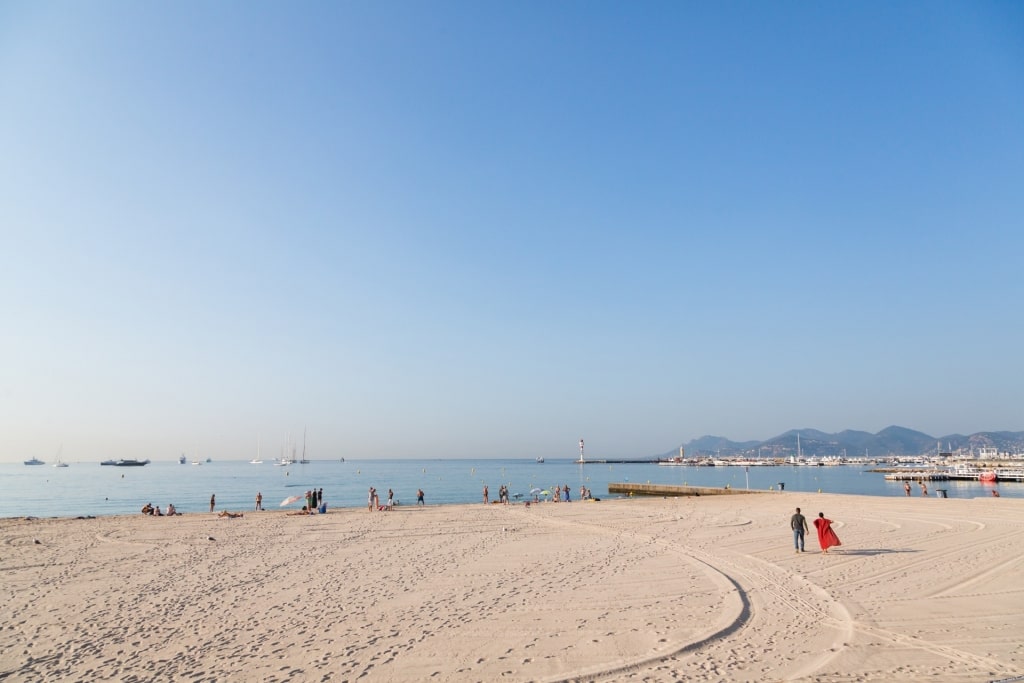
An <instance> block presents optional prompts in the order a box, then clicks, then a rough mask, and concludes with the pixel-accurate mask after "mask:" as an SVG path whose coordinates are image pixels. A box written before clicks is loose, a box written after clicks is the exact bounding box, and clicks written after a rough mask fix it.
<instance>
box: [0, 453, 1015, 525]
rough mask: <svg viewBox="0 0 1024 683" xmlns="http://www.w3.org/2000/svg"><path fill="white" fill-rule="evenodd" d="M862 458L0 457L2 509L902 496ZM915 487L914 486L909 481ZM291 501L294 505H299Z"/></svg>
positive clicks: (5, 512)
mask: <svg viewBox="0 0 1024 683" xmlns="http://www.w3.org/2000/svg"><path fill="white" fill-rule="evenodd" d="M866 469H867V468H866V467H863V466H852V465H846V466H839V467H790V466H782V467H751V468H750V470H749V472H745V471H744V468H743V467H664V466H659V465H657V464H649V463H636V464H596V463H595V464H589V465H582V466H581V465H577V464H575V463H574V462H572V461H571V460H562V461H559V460H548V461H547V462H545V463H542V464H541V463H536V462H534V461H533V460H476V461H470V460H346V461H345V462H340V461H313V462H310V463H309V464H306V465H291V466H289V467H276V466H275V465H274V464H273V463H272V462H266V463H264V464H262V465H252V464H249V463H248V462H229V461H223V462H210V463H203V464H202V465H200V466H195V465H191V464H186V465H179V464H178V463H177V462H153V463H150V464H149V465H146V466H145V467H109V466H108V467H102V466H100V465H99V463H71V464H70V467H67V468H54V467H51V466H50V465H49V464H47V465H41V466H35V467H30V466H26V465H23V464H21V463H17V464H7V463H4V464H0V517H21V516H28V515H32V516H36V517H69V516H71V517H75V516H79V515H120V514H132V513H137V512H138V511H139V509H140V508H141V507H142V506H143V505H144V504H145V503H147V502H151V503H153V504H154V505H159V506H160V507H161V508H163V507H165V506H166V505H167V504H168V503H174V505H175V507H177V508H178V510H179V511H181V512H185V513H188V512H206V511H208V510H209V505H210V495H211V494H216V495H217V509H218V510H223V509H228V510H251V509H252V508H253V506H254V503H255V497H256V492H257V491H260V492H262V493H263V507H264V508H266V509H278V508H279V503H281V501H283V500H284V499H285V498H288V497H289V496H294V495H297V494H302V493H304V492H305V491H306V489H310V488H313V487H316V488H322V489H323V490H324V500H325V501H326V502H327V503H328V505H329V506H330V507H361V506H365V505H366V498H367V489H368V488H369V487H370V486H374V487H376V489H377V491H378V492H379V494H380V498H381V501H382V502H383V501H384V500H385V499H386V498H387V490H388V489H389V488H391V489H394V491H395V497H396V499H397V500H398V501H399V502H400V503H401V504H405V505H413V504H415V502H416V489H418V488H422V489H423V491H424V492H425V493H426V502H427V504H428V505H430V504H441V503H444V504H467V503H477V502H480V501H481V500H482V491H483V486H484V485H485V484H486V485H487V486H488V487H489V488H490V497H491V500H495V499H497V497H498V487H499V486H501V484H507V485H508V487H509V490H510V491H511V492H512V493H513V494H516V493H519V494H522V495H523V496H524V497H528V496H529V492H530V490H531V489H534V488H539V489H546V490H551V489H553V488H554V487H555V486H557V485H563V486H564V485H565V484H568V485H569V487H570V489H571V491H572V497H573V500H576V499H577V498H578V496H579V489H580V486H586V487H587V488H589V489H590V490H591V492H592V494H593V495H594V496H596V497H599V498H609V497H610V496H609V495H608V484H609V483H610V482H634V483H648V482H649V483H652V484H690V485H695V486H726V485H729V486H731V487H732V488H747V487H748V482H749V488H751V489H768V488H769V487H775V488H778V483H779V482H784V483H785V485H786V488H785V490H786V491H803V492H817V491H819V490H820V491H822V492H826V493H850V494H858V495H871V496H903V495H904V492H903V485H902V483H900V482H889V481H886V480H885V477H884V476H883V475H881V474H877V473H872V472H867V471H866ZM928 488H929V489H930V490H932V495H933V496H934V495H935V493H934V489H936V488H944V489H947V490H948V492H949V497H950V498H973V497H976V496H990V495H991V490H992V489H993V488H996V489H997V490H998V491H999V492H1000V495H1002V496H1006V497H1015V498H1022V497H1024V484H1017V483H1004V484H998V485H995V486H993V485H983V484H980V483H977V482H956V481H948V482H931V483H929V486H928ZM914 495H915V496H917V495H919V491H918V489H917V487H916V486H915V487H914ZM301 506H302V504H301V503H298V504H296V505H293V506H292V507H293V508H295V507H301Z"/></svg>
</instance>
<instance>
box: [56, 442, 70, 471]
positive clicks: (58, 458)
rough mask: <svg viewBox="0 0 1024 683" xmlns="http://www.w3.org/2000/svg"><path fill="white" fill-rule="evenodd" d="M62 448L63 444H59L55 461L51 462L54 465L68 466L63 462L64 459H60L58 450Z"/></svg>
mask: <svg viewBox="0 0 1024 683" xmlns="http://www.w3.org/2000/svg"><path fill="white" fill-rule="evenodd" d="M62 450H64V444H61V445H60V448H58V449H57V462H55V463H53V466H54V467H67V466H68V464H67V463H66V462H64V461H62V460H61V459H60V452H61V451H62Z"/></svg>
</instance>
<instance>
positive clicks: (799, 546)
mask: <svg viewBox="0 0 1024 683" xmlns="http://www.w3.org/2000/svg"><path fill="white" fill-rule="evenodd" d="M789 528H790V529H792V530H793V547H794V548H796V551H797V552H798V553H802V552H804V534H805V533H807V532H808V531H809V529H808V528H807V518H806V517H804V516H803V515H802V514H800V508H797V509H796V514H795V515H793V516H792V517H790V518H789Z"/></svg>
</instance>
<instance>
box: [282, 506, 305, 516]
mask: <svg viewBox="0 0 1024 683" xmlns="http://www.w3.org/2000/svg"><path fill="white" fill-rule="evenodd" d="M287 514H289V515H292V516H294V515H308V514H309V510H308V509H307V508H306V506H305V505H303V506H302V509H301V510H296V511H295V512H289V513H287Z"/></svg>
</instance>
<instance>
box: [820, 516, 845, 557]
mask: <svg viewBox="0 0 1024 683" xmlns="http://www.w3.org/2000/svg"><path fill="white" fill-rule="evenodd" d="M814 528H815V529H817V530H818V545H820V546H821V553H822V554H823V555H827V554H828V549H829V548H831V547H832V546H840V545H842V543H840V542H839V537H838V536H836V532H834V531H832V520H831V519H825V513H824V512H819V513H818V518H817V519H816V520H814Z"/></svg>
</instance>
